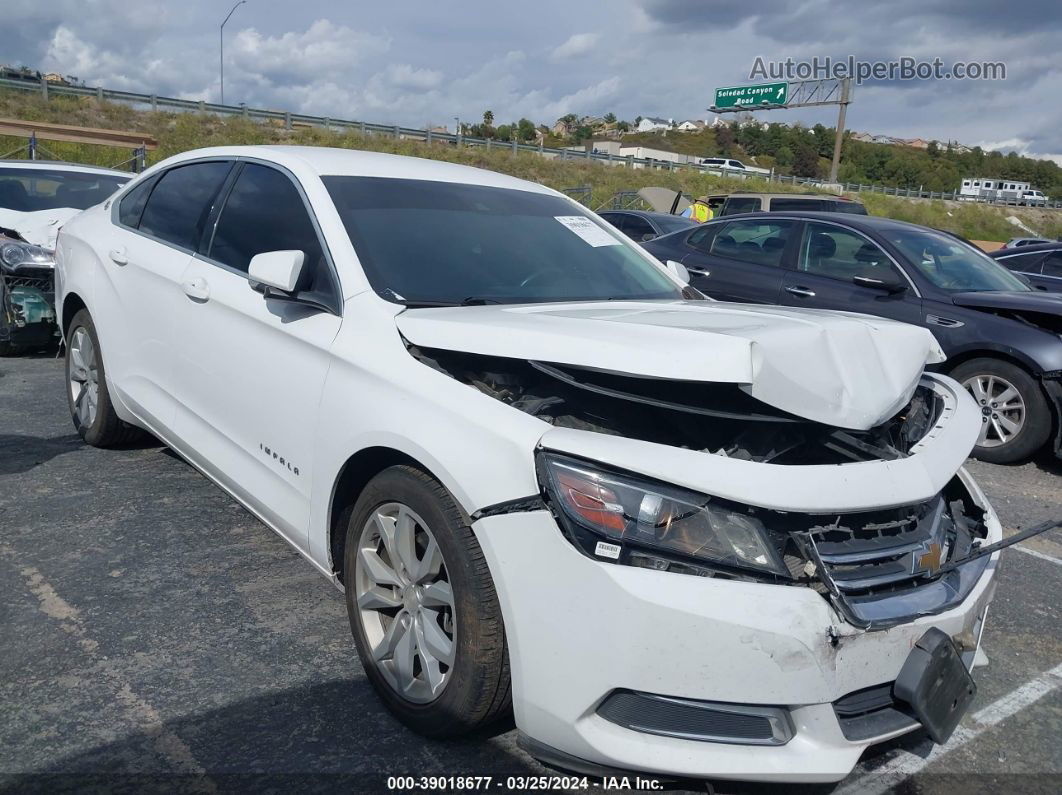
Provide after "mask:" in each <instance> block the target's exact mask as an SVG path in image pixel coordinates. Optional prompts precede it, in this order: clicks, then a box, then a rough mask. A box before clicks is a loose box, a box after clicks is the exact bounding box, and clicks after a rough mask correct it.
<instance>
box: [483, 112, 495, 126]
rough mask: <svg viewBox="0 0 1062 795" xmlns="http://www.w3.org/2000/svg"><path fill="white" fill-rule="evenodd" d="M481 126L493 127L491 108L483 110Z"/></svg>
mask: <svg viewBox="0 0 1062 795" xmlns="http://www.w3.org/2000/svg"><path fill="white" fill-rule="evenodd" d="M483 126H484V127H493V126H494V111H492V110H485V111H483Z"/></svg>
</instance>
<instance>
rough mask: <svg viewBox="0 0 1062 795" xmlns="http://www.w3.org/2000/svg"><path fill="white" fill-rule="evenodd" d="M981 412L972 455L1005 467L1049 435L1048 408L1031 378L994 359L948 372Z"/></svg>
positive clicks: (1026, 455) (1038, 446)
mask: <svg viewBox="0 0 1062 795" xmlns="http://www.w3.org/2000/svg"><path fill="white" fill-rule="evenodd" d="M951 375H952V377H953V378H954V379H955V380H957V381H958V382H959V383H961V384H962V385H963V386H964V387H965V388H966V391H967V392H969V393H970V395H971V396H972V397H973V399H974V400H975V401H976V402H977V406H978V408H980V409H981V433H980V435H979V436H978V437H977V445H976V446H975V447H974V452H973V455H974V457H976V458H979V459H981V460H982V461H989V462H991V463H995V464H1009V463H1012V462H1014V461H1021V460H1023V459H1025V458H1028V457H1029V456H1031V455H1032V454H1033V453H1035V452H1036V451H1037V450H1039V449H1040V448H1041V447H1043V445H1044V444H1045V443H1046V442H1047V439H1048V437H1049V436H1050V435H1051V409H1050V407H1049V406H1048V403H1047V398H1046V397H1045V396H1044V393H1043V390H1042V389H1041V388H1040V385H1039V384H1038V383H1036V380H1035V379H1034V378H1033V377H1032V376H1031V375H1030V374H1029V373H1027V372H1026V371H1025V370H1023V369H1022V368H1020V367H1018V366H1017V365H1015V364H1011V363H1010V362H1005V361H1002V360H1000V359H991V358H982V359H971V360H970V361H968V362H963V363H962V364H960V365H959V366H958V367H956V368H955V369H954V370H953V371H952V372H951Z"/></svg>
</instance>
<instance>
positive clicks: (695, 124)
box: [675, 119, 707, 132]
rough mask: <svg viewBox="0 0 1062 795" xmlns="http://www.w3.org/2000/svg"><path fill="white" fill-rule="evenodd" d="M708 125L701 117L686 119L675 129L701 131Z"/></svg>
mask: <svg viewBox="0 0 1062 795" xmlns="http://www.w3.org/2000/svg"><path fill="white" fill-rule="evenodd" d="M706 126H707V125H705V123H704V122H703V121H701V120H700V119H686V120H685V121H683V122H680V123H679V124H678V125H677V126H676V127H675V129H676V130H678V131H679V132H700V131H701V130H703V129H704V128H705V127H706Z"/></svg>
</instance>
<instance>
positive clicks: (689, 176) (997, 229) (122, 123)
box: [0, 91, 1062, 241]
mask: <svg viewBox="0 0 1062 795" xmlns="http://www.w3.org/2000/svg"><path fill="white" fill-rule="evenodd" d="M0 118H11V119H28V120H38V121H51V122H59V123H63V124H77V125H82V126H87V127H103V128H111V129H123V130H139V131H142V132H144V133H146V134H148V135H151V136H153V137H155V138H156V139H158V141H159V149H158V150H157V151H155V152H151V153H150V157H149V162H150V163H153V162H157V161H158V160H161V159H163V158H165V157H168V156H170V155H173V154H176V153H178V152H183V151H187V150H189V149H195V148H199V147H203V146H218V145H225V144H276V143H287V144H301V145H314V146H336V147H344V148H350V149H364V150H372V151H379V152H390V153H395V154H403V155H412V156H416V157H427V158H432V159H436V160H447V161H450V162H456V163H464V164H467V165H472V166H478V167H481V168H487V169H491V170H494V171H500V172H503V173H507V174H511V175H513V176H516V177H520V178H523V179H528V180H532V181H534V182H539V183H542V184H544V185H548V186H549V187H552V188H556V189H558V190H564V189H566V188H573V187H579V186H588V187H590V188H591V191H592V197H591V199H590V201H589V202H588V203H589V204H590V206H591V207H592V208H593V209H599V208H600V207H601V206H602V205H604V204H605V203H606V202H608V201H609V200H610V199H611V198H612V197H613V196H614V195H615V194H617V193H619V192H620V191H631V190H637V189H638V188H641V187H646V186H651V185H659V186H664V187H669V188H672V189H675V190H682V191H684V192H686V193H688V194H691V195H703V194H706V193H720V192H727V191H734V190H773V191H781V190H786V189H787V188H788V189H789V190H792V188H791V187H790V186H780V185H777V184H772V185H770V186H768V184H767V183H766V182H763V181H761V180H748V181H741V180H737V179H723V178H720V177H715V176H712V175H705V174H701V173H698V172H694V171H676V172H673V173H672V172H667V171H650V170H646V169H626V168H622V167H618V166H608V165H605V164H601V163H593V162H578V161H574V160H568V161H561V160H551V159H547V158H543V157H540V156H539V155H537V154H534V153H532V152H519V153H516V154H513V153H511V152H510V151H508V150H501V149H493V150H487V149H484V148H461V149H458V148H455V147H454V146H452V145H450V144H445V143H439V144H435V145H432V146H429V145H427V144H425V143H421V142H416V141H406V140H399V141H396V140H395V139H393V138H390V137H384V136H373V135H369V136H361V135H358V134H355V133H339V132H334V131H330V130H325V129H321V128H299V129H296V130H292V131H288V130H284V129H282V128H280V127H279V126H274V125H270V124H259V123H256V122H252V121H249V120H247V119H242V118H227V117H226V118H223V117H217V116H211V115H199V114H195V113H163V112H158V113H152V112H150V111H146V110H144V111H141V110H137V109H135V108H132V107H130V106H127V105H121V104H117V103H110V102H102V103H101V102H97V101H96V100H95V99H91V98H88V97H80V98H75V97H53V98H52V99H51V100H49V101H47V102H46V101H44V100H43V99H42V98H41V97H40V96H38V95H35V94H34V95H27V94H23V93H21V92H13V91H0ZM23 144H25V139H21V138H15V137H10V136H0V152H9V151H11V150H14V149H16V148H17V147H18V146H20V145H23ZM41 146H42V149H43V150H44V152H45V153H46V154H47V155H49V156H54V157H57V158H60V159H65V160H71V161H76V162H83V163H91V164H95V165H104V166H112V165H115V164H116V163H118V162H120V161H122V160H124V159H125V158H127V157H128V156H129V153H128V152H126V151H124V150H121V149H113V148H109V147H102V146H94V145H85V144H72V143H60V142H51V141H45V142H42V144H41ZM859 198H860V199H863V200H866V203H867V206H868V208H869V209H870V210H871V211H872V212H874V213H876V214H879V215H885V216H890V217H896V218H901V219H904V220H910V221H914V222H917V223H925V224H928V225H931V226H936V227H939V228H941V229H947V230H948V231H952V232H956V233H958V234H961V235H963V236H965V237H968V238H971V239H978V240H1000V241H1001V240H1006V239H1008V238H1010V237H1014V236H1015V235H1018V234H1023V232H1022V231H1021V230H1020V229H1019V228H1018V227H1016V226H1014V225H1013V224H1012V223H1011V222H1010V221H1008V220H1007V217H1008V216H1014V217H1017V218H1019V219H1020V220H1021V221H1022V222H1023V223H1024V224H1026V225H1027V226H1028V227H1029V228H1030V229H1032V230H1034V231H1035V233H1036V234H1041V235H1046V236H1050V237H1056V236H1060V235H1062V211H1059V212H1051V211H1038V210H1031V209H1028V208H1002V207H988V206H984V205H968V204H959V203H948V202H942V201H933V202H929V201H911V200H906V199H894V198H891V197H885V196H878V195H869V196H868V195H867V194H861V195H860V196H859Z"/></svg>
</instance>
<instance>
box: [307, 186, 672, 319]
mask: <svg viewBox="0 0 1062 795" xmlns="http://www.w3.org/2000/svg"><path fill="white" fill-rule="evenodd" d="M323 180H324V184H325V187H326V188H327V189H328V192H329V194H330V195H331V197H332V200H333V201H334V202H335V205H336V209H337V210H338V211H339V215H340V218H342V220H343V224H344V226H345V227H346V230H347V234H348V235H350V240H351V243H353V245H354V249H355V250H356V251H357V254H358V259H359V260H360V261H361V264H362V266H363V267H364V269H365V273H366V276H367V277H368V279H369V282H370V284H371V285H372V287H373V289H374V290H375V291H376V292H377V293H378V294H380V295H381V296H383V297H384V298H387V299H388V300H391V301H397V302H400V303H407V304H417V303H429V304H435V303H441V304H460V303H495V302H496V303H541V302H551V301H593V300H635V299H675V298H681V297H682V294H681V291H680V289H679V288H678V286H677V285H675V283H674V282H673V281H672V280H671V279H669V278H668V277H667V276H666V275H665V274H664V273H663V272H662V270H661V269H660V268H658V267H656V266H654V265H653V264H652V262H651V261H649V260H647V259H646V257H645V256H644V255H642V254H641V253H640V252H639V251H638V250H637V249H636V248H635V247H634V246H632V245H631V244H630V243H627V242H625V241H624V240H623V238H622V236H620V235H619V234H618V233H616V232H615V231H614V230H613V229H612V227H610V226H608V225H606V224H603V223H600V222H599V221H597V220H596V219H594V218H592V217H590V215H589V214H587V213H586V212H585V211H583V210H582V209H581V208H580V207H579V206H578V205H575V204H574V203H572V202H570V201H568V200H566V199H563V198H561V197H558V196H551V195H547V194H542V193H534V192H531V191H523V190H513V189H507V188H491V187H484V186H481V185H466V184H460V183H450V182H435V181H427V180H411V179H391V178H381V177H349V176H326V177H324V178H323Z"/></svg>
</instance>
